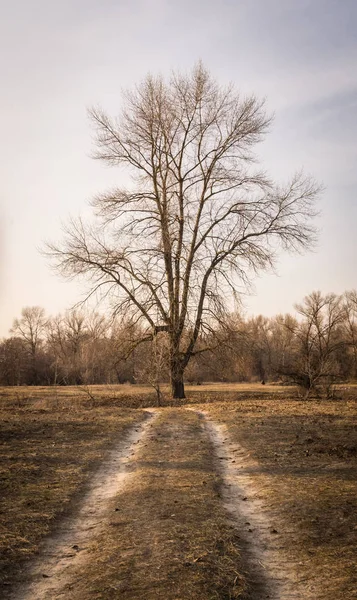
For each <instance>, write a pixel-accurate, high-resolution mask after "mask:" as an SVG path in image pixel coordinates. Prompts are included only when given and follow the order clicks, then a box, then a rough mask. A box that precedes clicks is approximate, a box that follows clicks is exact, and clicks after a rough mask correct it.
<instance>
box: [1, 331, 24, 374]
mask: <svg viewBox="0 0 357 600" xmlns="http://www.w3.org/2000/svg"><path fill="white" fill-rule="evenodd" d="M28 368H29V356H28V350H27V348H26V344H25V342H24V340H23V339H21V338H19V337H10V338H8V339H6V340H3V341H2V342H1V344H0V383H1V384H2V385H21V384H23V383H27V376H28Z"/></svg>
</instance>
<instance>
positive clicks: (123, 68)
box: [0, 0, 357, 336]
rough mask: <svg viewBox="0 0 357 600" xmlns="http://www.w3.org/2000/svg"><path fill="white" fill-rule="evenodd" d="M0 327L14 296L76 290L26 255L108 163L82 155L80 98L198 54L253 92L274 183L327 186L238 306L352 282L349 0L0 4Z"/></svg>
mask: <svg viewBox="0 0 357 600" xmlns="http://www.w3.org/2000/svg"><path fill="white" fill-rule="evenodd" d="M0 7H1V22H0V47H1V52H0V72H1V95H0V131H1V143H0V169H1V178H0V182H1V183H0V259H1V261H0V307H1V309H0V336H1V335H6V334H7V332H8V329H9V327H10V326H11V324H12V321H13V319H14V318H15V317H16V316H19V314H20V311H21V308H22V307H23V306H31V305H40V306H43V307H44V308H45V309H46V311H47V313H48V314H54V313H57V312H59V311H63V310H65V309H66V308H68V307H69V306H71V305H72V304H74V303H75V302H76V301H77V300H79V299H80V297H81V288H80V287H78V286H77V285H76V284H69V283H67V282H63V281H61V280H59V279H58V277H57V276H55V275H54V274H53V273H51V271H50V269H49V267H48V265H47V264H46V261H45V260H44V258H43V257H42V256H41V255H40V253H39V252H38V248H39V247H40V246H41V244H42V242H43V240H44V239H45V238H47V239H51V240H54V239H58V238H59V237H60V223H61V221H62V222H63V221H66V219H67V218H68V216H69V215H70V214H71V215H74V216H76V215H78V214H88V207H87V201H88V200H89V199H90V198H91V196H92V195H93V194H95V193H96V192H98V191H100V190H104V189H105V188H106V187H107V186H110V185H111V184H113V183H115V182H118V173H117V172H116V171H115V170H114V169H111V170H109V169H107V168H104V167H103V166H101V165H100V163H98V162H96V161H93V160H91V159H90V153H91V150H92V146H91V131H90V128H89V123H88V120H87V115H86V108H87V107H88V106H90V105H93V104H100V105H102V106H103V107H104V108H105V109H107V110H108V112H109V113H112V114H115V113H117V112H119V108H120V102H121V95H120V94H121V90H122V89H125V88H128V87H131V86H132V85H133V84H135V83H136V82H138V81H139V80H140V79H141V78H142V77H143V76H145V74H146V73H147V72H148V71H151V72H154V73H155V72H161V73H163V74H166V73H167V74H169V72H170V70H171V69H186V70H187V69H190V68H191V67H192V66H193V64H194V63H195V62H196V61H197V60H198V59H202V60H203V62H204V64H205V65H206V67H208V68H209V69H210V70H211V71H212V73H213V74H214V75H215V76H216V77H217V78H218V79H219V80H220V81H221V82H222V83H225V82H227V81H232V82H234V83H235V84H236V86H237V87H238V88H241V89H242V90H243V91H244V92H255V93H256V94H257V95H259V96H266V97H267V102H268V107H269V109H270V110H272V111H274V112H275V115H276V118H275V123H274V125H273V127H272V131H271V133H270V135H269V137H268V138H267V140H266V142H265V144H264V145H263V146H262V147H261V149H260V153H261V157H262V160H263V161H264V164H265V166H266V167H267V168H269V169H270V170H271V172H272V173H273V175H274V176H275V177H276V178H277V179H282V180H286V179H287V178H288V177H289V175H290V174H291V173H292V172H293V171H294V170H295V169H298V168H300V167H302V166H303V167H304V168H305V170H306V171H307V172H311V173H312V174H314V175H315V177H316V178H317V179H318V180H319V181H322V182H323V183H324V184H325V187H326V191H325V193H324V195H323V199H322V201H321V206H320V208H321V211H322V214H321V217H320V219H319V222H318V225H319V227H320V229H321V234H320V241H319V245H318V247H317V249H316V251H315V252H314V253H313V254H308V255H306V256H303V257H297V256H282V257H281V260H280V262H279V265H278V267H277V271H278V276H276V275H274V274H270V275H264V276H262V277H261V278H259V279H258V280H257V281H256V294H255V295H254V296H252V297H248V298H246V300H245V304H246V308H247V311H248V312H250V313H254V314H257V313H260V312H261V313H263V314H266V315H273V314H276V313H278V312H289V311H292V309H293V304H294V302H298V301H300V300H302V298H303V297H304V296H305V295H306V294H308V293H309V292H311V291H312V290H314V289H321V290H322V291H323V292H328V291H335V292H342V291H344V290H345V289H351V288H357V270H356V265H355V263H356V250H357V236H356V227H357V196H356V194H357V169H356V167H357V145H356V139H357V119H356V113H357V34H356V32H357V2H356V1H355V0H235V1H233V0H231V1H229V0H225V1H221V2H218V1H216V2H213V1H210V0H190V1H188V0H184V1H182V2H177V1H171V0H122V1H121V0H116V1H115V0H102V1H99V0H97V1H94V0H64V1H62V2H60V3H59V2H54V1H52V0H21V1H19V0H18V1H16V0H13V1H12V2H10V1H7V2H6V1H5V0H0Z"/></svg>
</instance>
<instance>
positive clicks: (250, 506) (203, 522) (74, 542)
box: [9, 409, 313, 600]
mask: <svg viewBox="0 0 357 600" xmlns="http://www.w3.org/2000/svg"><path fill="white" fill-rule="evenodd" d="M153 417H154V418H153ZM257 470H259V465H257V464H255V463H254V462H253V461H252V460H251V458H250V457H249V455H247V453H245V452H244V450H243V449H242V448H241V447H239V446H238V445H233V444H232V443H230V442H229V440H228V436H227V431H226V429H225V427H224V426H223V425H218V424H216V423H214V422H213V421H211V420H210V419H209V418H208V416H207V415H206V414H204V413H202V412H199V411H196V410H186V409H162V410H159V411H155V410H154V409H153V410H152V411H151V412H148V419H147V420H146V421H145V423H144V424H140V425H138V426H137V427H135V428H134V429H133V430H132V431H131V433H130V434H129V435H128V436H127V438H126V439H125V441H124V443H123V442H121V443H120V444H119V445H118V447H117V449H116V450H114V451H112V453H111V455H110V456H109V458H108V460H107V461H106V463H105V464H104V465H103V466H102V468H101V469H100V470H99V472H98V473H97V474H96V476H95V477H94V478H93V481H92V485H91V488H90V490H89V491H88V493H87V494H86V496H85V497H84V498H83V503H82V506H81V507H80V509H79V511H78V513H77V514H76V516H75V517H72V518H68V519H66V520H64V521H63V523H62V526H61V527H60V529H59V530H58V532H57V533H56V535H55V536H52V537H50V538H49V539H48V540H47V541H46V543H45V544H44V546H43V549H42V552H41V556H40V557H39V559H38V560H37V561H36V563H35V564H34V566H33V568H32V570H31V572H30V573H29V574H28V577H27V581H26V582H25V583H24V585H23V586H22V587H21V589H17V590H16V593H14V594H13V595H11V596H9V598H11V600H55V599H63V600H67V599H68V600H69V599H70V600H89V599H91V600H92V599H93V600H97V599H100V600H112V599H115V598H120V600H135V599H139V598H145V600H184V599H186V598H187V599H188V598H189V599H190V600H208V599H211V598H212V599H213V598H217V599H218V598H221V599H225V598H230V599H234V598H237V599H238V598H240V599H241V600H243V599H244V600H264V599H266V598H269V599H270V600H297V599H299V600H302V598H303V599H304V600H313V597H312V596H310V595H309V593H308V590H301V589H297V587H296V583H297V579H296V575H295V572H294V569H293V566H292V565H291V564H290V563H289V560H288V557H287V555H286V553H285V552H284V547H283V540H284V537H283V536H282V535H281V533H280V532H281V526H280V524H279V523H278V520H277V519H276V515H275V516H274V518H273V517H272V516H271V515H269V511H267V510H266V508H265V507H264V506H263V504H262V502H261V500H260V498H259V490H258V489H257V487H256V484H255V480H254V473H255V472H257ZM228 515H230V518H227V517H228Z"/></svg>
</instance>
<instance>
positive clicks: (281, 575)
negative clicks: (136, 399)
mask: <svg viewBox="0 0 357 600" xmlns="http://www.w3.org/2000/svg"><path fill="white" fill-rule="evenodd" d="M201 414H202V415H203V416H204V417H205V419H206V427H207V431H208V434H209V435H210V437H211V439H212V441H213V444H214V446H215V449H216V456H217V459H218V463H219V465H218V469H219V471H220V472H221V474H222V478H223V482H224V486H223V490H222V491H223V493H222V499H223V502H224V505H225V507H226V509H227V511H228V512H229V513H230V514H231V516H232V518H233V521H234V523H235V526H236V527H237V529H238V530H239V532H240V548H241V551H242V556H243V566H244V570H245V574H246V577H247V582H248V589H249V592H248V596H247V598H249V599H251V600H262V599H263V598H269V599H271V600H302V598H303V599H304V600H314V596H313V595H311V594H310V593H309V590H308V589H306V588H305V589H302V587H301V586H300V585H299V582H298V577H297V570H296V565H294V564H293V563H292V562H291V561H290V560H289V557H288V555H287V552H286V549H285V548H284V539H283V536H284V534H283V532H284V529H286V525H285V524H282V523H281V522H279V517H278V515H276V514H275V515H274V514H272V513H271V512H270V511H269V509H267V507H266V506H264V504H263V503H262V501H261V498H260V493H259V487H258V486H257V483H256V480H255V478H254V474H258V473H259V471H260V470H261V467H260V466H259V464H258V463H256V462H255V461H253V460H252V459H251V458H250V456H249V454H248V452H246V451H245V450H244V449H243V448H242V447H241V446H240V445H239V444H236V443H235V444H234V443H232V442H230V440H229V435H228V432H227V428H226V426H225V425H221V424H217V423H215V422H214V421H212V420H210V419H209V415H207V414H206V413H204V412H202V413H201ZM285 543H286V540H285Z"/></svg>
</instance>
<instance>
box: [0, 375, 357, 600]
mask: <svg viewBox="0 0 357 600" xmlns="http://www.w3.org/2000/svg"><path fill="white" fill-rule="evenodd" d="M186 391H187V399H186V401H184V402H180V403H179V405H180V406H178V407H177V408H172V407H171V408H170V409H165V408H163V409H162V411H163V414H164V415H165V413H166V411H167V410H170V411H173V412H172V423H171V425H172V427H171V429H170V427H169V426H167V424H166V425H165V423H164V421H162V423H161V425H160V418H161V417H159V420H158V424H157V426H156V427H158V428H159V429H157V428H156V437H158V439H161V441H162V440H164V442H163V444H162V445H161V446H155V444H154V440H153V439H152V442H151V445H149V447H148V448H147V449H146V450H145V448H143V452H144V454H142V455H141V457H140V456H139V459H138V472H139V473H140V477H141V480H140V481H141V482H145V481H146V484H145V485H143V483H142V484H140V485H139V483H138V481H139V480H137V485H138V486H139V487H138V488H137V489H133V490H132V492H131V495H130V498H129V496H123V497H121V499H120V502H121V507H122V508H121V510H120V511H118V514H116V519H114V520H113V521H112V525H111V527H110V534H109V533H108V532H107V535H106V537H105V540H104V538H103V540H102V541H101V540H96V541H95V546H93V552H94V553H96V550H95V548H97V549H98V547H99V548H100V560H99V563H100V565H101V567H100V569H99V570H98V569H96V573H95V577H94V573H93V569H91V567H90V565H89V566H88V574H87V575H88V577H86V581H87V583H86V586H84V588H81V589H79V591H78V594H77V596H76V595H73V594H72V596H71V597H73V598H77V597H78V598H81V600H84V599H86V598H88V599H89V598H98V599H99V598H101V599H102V600H107V599H108V600H109V598H111V599H113V598H116V597H118V598H119V597H120V598H128V599H129V598H136V597H137V598H139V597H147V598H150V597H152V598H155V597H157V598H161V597H162V598H164V597H165V595H163V596H161V595H160V593H161V592H160V590H159V587H160V585H165V582H166V585H169V586H170V589H172V595H167V596H166V597H167V598H169V597H170V598H171V597H172V598H188V597H192V598H200V597H202V598H203V597H204V598H222V599H224V598H226V599H228V598H229V597H231V598H234V597H236V598H248V597H249V598H250V596H249V595H246V596H245V595H244V594H245V593H246V594H248V592H246V591H244V590H245V582H244V573H243V571H242V567H241V564H240V557H239V543H238V546H237V544H236V540H235V534H234V532H232V530H231V528H230V526H229V524H228V521H226V520H225V517H224V511H223V509H222V507H221V504H220V500H219V498H220V492H219V488H220V485H221V483H220V476H219V473H216V472H215V466H214V462H212V460H213V459H212V456H211V454H210V453H212V448H211V446H210V444H209V443H208V441H207V440H205V438H203V437H200V435H201V434H199V428H198V424H197V423H196V421H195V420H194V419H193V416H187V414H188V413H187V411H186V410H185V408H186V407H191V408H192V407H193V408H195V409H203V410H205V411H206V412H207V413H208V415H209V416H210V418H212V419H214V420H215V421H216V422H218V423H223V424H225V425H226V426H227V431H228V434H229V436H230V438H231V439H232V440H233V441H235V440H236V441H237V442H239V443H240V444H241V445H242V446H243V447H244V448H246V449H247V450H248V452H249V454H250V456H251V457H252V459H254V461H256V463H257V464H258V465H259V470H257V473H255V474H254V477H255V480H256V483H257V486H258V487H259V490H260V494H261V496H262V498H263V499H264V502H265V503H266V505H267V506H268V507H269V509H270V510H271V511H272V513H273V514H274V515H276V518H277V522H279V523H281V525H279V534H281V536H282V538H281V539H282V543H284V551H285V552H286V555H287V556H288V557H289V560H291V562H292V563H294V564H295V565H296V566H297V573H298V577H299V578H300V579H301V580H304V579H305V580H306V581H307V582H308V585H309V589H310V590H311V594H312V595H311V598H313V599H314V600H315V599H316V600H320V598H321V600H322V598H324V600H338V599H342V598H343V599H344V600H354V599H355V598H356V589H357V579H356V574H355V571H354V567H355V562H356V547H357V521H356V515H357V481H356V473H357V429H356V415H357V402H356V397H357V392H356V388H355V387H354V386H348V387H346V386H345V388H343V389H342V388H341V389H339V390H338V394H337V396H339V397H338V398H337V399H335V400H328V401H327V400H326V401H325V400H309V401H307V402H304V401H301V400H299V399H298V397H297V395H296V391H295V390H294V389H293V388H290V387H280V386H273V385H266V386H261V385H259V384H252V385H248V384H234V385H233V384H210V385H204V386H203V385H202V386H187V388H186ZM155 402H156V398H155V394H154V393H153V392H152V390H151V389H150V388H149V387H146V386H140V387H139V386H92V387H91V388H74V387H73V388H57V389H54V388H25V387H21V388H0V418H1V433H0V453H1V456H0V460H1V463H0V464H1V467H0V482H1V499H0V510H1V515H0V551H1V559H0V582H1V585H2V586H3V590H5V591H6V590H7V589H10V588H11V583H12V582H13V581H15V580H16V579H17V580H19V579H21V569H24V568H25V566H26V564H27V563H28V562H29V559H30V558H31V556H33V555H34V554H36V552H37V551H38V547H39V544H40V542H41V539H43V537H44V536H46V535H47V534H48V533H49V532H51V531H53V530H55V529H56V527H57V524H58V522H60V518H61V515H63V514H65V513H68V512H71V511H72V512H73V511H75V508H76V505H77V503H78V502H79V500H80V497H81V495H82V494H83V490H85V487H86V485H87V484H88V482H89V481H90V478H91V474H92V473H93V470H94V469H95V468H96V467H97V466H98V465H99V464H100V463H101V462H102V461H103V460H105V456H106V453H107V452H108V450H109V449H110V448H111V447H112V445H113V443H114V441H115V440H118V438H120V436H123V435H124V434H125V432H126V431H127V430H128V428H129V427H130V426H131V425H133V424H134V423H137V422H139V421H141V420H142V419H143V418H144V411H143V410H142V408H144V407H150V406H154V405H155ZM167 404H170V403H169V402H167ZM170 414H171V413H170ZM167 415H169V413H167ZM180 415H181V416H180ZM167 418H168V416H167ZM170 419H171V417H170ZM180 423H182V427H186V429H185V431H186V433H185V435H183V434H182V436H181V434H180V435H178V436H177V435H176V438H175V436H174V439H171V437H172V435H173V433H172V432H175V431H176V434H177V431H178V429H177V428H178V427H179V426H180ZM185 423H186V424H185ZM160 427H161V428H162V430H160ZM195 428H196V430H197V431H196V434H195V433H194V431H195ZM182 431H183V430H182ZM187 432H191V433H190V434H189V433H187ZM185 436H186V438H185ZM152 437H155V436H152ZM181 438H182V440H185V439H186V443H181V444H180V443H179V442H180V439H181ZM174 444H176V446H174ZM174 447H175V448H176V449H175V456H176V459H177V456H179V457H180V461H181V463H182V464H185V465H186V467H187V464H188V462H187V461H189V458H190V457H196V459H195V461H194V464H192V465H191V466H190V468H186V467H185V468H182V464H181V467H180V465H178V463H177V460H176V459H175V461H174V462H175V464H176V467H175V468H174V469H173V470H172V465H171V467H170V469H167V475H166V476H165V478H164V479H160V478H159V480H158V479H157V477H158V475H157V474H155V473H154V472H153V471H152V470H151V468H150V466H149V462H150V461H151V464H152V463H153V462H155V461H156V463H157V464H158V465H161V467H160V468H161V469H163V468H164V467H163V463H164V462H165V461H167V462H168V463H169V462H170V461H171V463H172V460H174V455H173V454H172V455H170V451H171V450H170V448H174ZM145 452H147V453H148V454H147V456H145ZM172 452H174V450H172ZM140 461H141V463H140ZM145 461H146V463H145ZM185 461H186V462H185ZM139 463H140V464H139ZM144 463H145V464H144ZM171 463H170V464H171ZM145 478H146V479H145ZM158 481H159V482H160V485H159V487H158V485H157V483H158ZM203 481H204V482H205V483H202V482H203ZM198 483H200V485H198ZM165 486H166V488H165ZM163 488H165V489H166V491H165V493H163ZM143 499H144V500H145V501H144V502H143ZM172 511H173V512H172ZM222 511H223V512H222ZM172 514H174V515H176V517H175V519H171V517H170V515H172ZM167 515H169V516H167ZM134 522H135V524H134ZM203 524H206V525H205V526H204V525H203ZM119 531H121V534H120V536H119V535H118V532H119ZM113 532H114V533H113ZM153 532H155V535H156V538H155V539H156V540H157V541H156V548H157V550H156V553H155V552H154V553H151V554H150V559H148V558H147V557H146V558H145V553H144V555H143V554H142V552H143V548H140V542H139V540H140V539H141V534H142V535H143V538H145V539H146V540H147V544H150V540H151V539H152V536H153ZM128 538H130V539H131V551H130V552H128V553H127V560H126V562H125V561H124V562H125V564H124V562H122V563H121V566H120V569H121V574H120V576H119V575H118V573H117V572H116V570H115V569H116V567H115V565H117V564H118V556H119V555H121V549H122V544H123V540H125V539H126V540H127V539H128ZM180 540H181V541H180ZM167 544H171V547H172V548H173V549H174V548H175V550H173V552H172V557H171V558H172V559H173V562H171V563H167V562H165V560H164V558H163V556H162V553H161V552H160V551H159V550H158V549H160V547H162V548H163V552H164V551H165V552H166V553H167ZM133 549H134V550H133ZM115 557H117V558H115ZM175 557H176V558H175ZM145 561H146V562H145ZM175 561H176V563H175ZM97 562H98V560H97ZM119 563H120V561H119ZM145 564H147V567H146V571H145V568H144V569H141V571H142V573H143V578H144V579H143V580H140V578H139V579H138V575H137V574H138V572H140V568H139V567H140V565H145ZM133 565H134V571H133V573H134V574H133V573H132V574H131V575H130V578H129V571H130V569H131V568H132V567H133ZM155 565H156V567H155ZM190 565H191V566H192V565H193V568H191V566H190ZM154 568H156V571H155V573H156V575H155V573H154V571H153V569H154ZM209 572H210V573H211V574H212V575H211V576H208V573H209ZM16 573H17V575H16ZM145 573H146V574H145ZM150 573H151V575H150ZM157 573H159V575H157ZM135 577H136V579H135ZM118 579H119V580H120V581H119V584H120V585H119V584H118V585H117V583H118ZM125 579H127V580H128V581H129V580H130V581H131V582H132V585H134V586H136V587H135V589H136V590H137V595H136V596H131V595H130V594H131V592H130V589H128V588H127V587H126V584H125ZM183 579H185V581H186V583H185V585H186V588H185V587H182V585H183V584H182V580H183ZM114 580H115V581H116V583H113V581H114ZM110 582H112V583H110ZM160 582H161V583H160ZM158 586H159V587H158ZM180 586H181V587H180ZM190 586H191V587H190ZM164 589H165V588H164ZM198 589H200V590H202V593H203V590H204V594H205V595H202V596H200V595H199V593H200V592H199V591H197V590H198ZM104 590H106V591H104ZM150 590H154V592H152V591H150ZM180 590H181V591H180ZM175 593H176V594H181V595H176V596H175ZM116 594H117V595H116ZM142 594H144V596H143V595H142ZM155 594H156V595H155ZM185 594H186V595H185ZM187 594H188V596H187ZM322 594H323V595H322ZM252 598H253V596H252Z"/></svg>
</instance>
